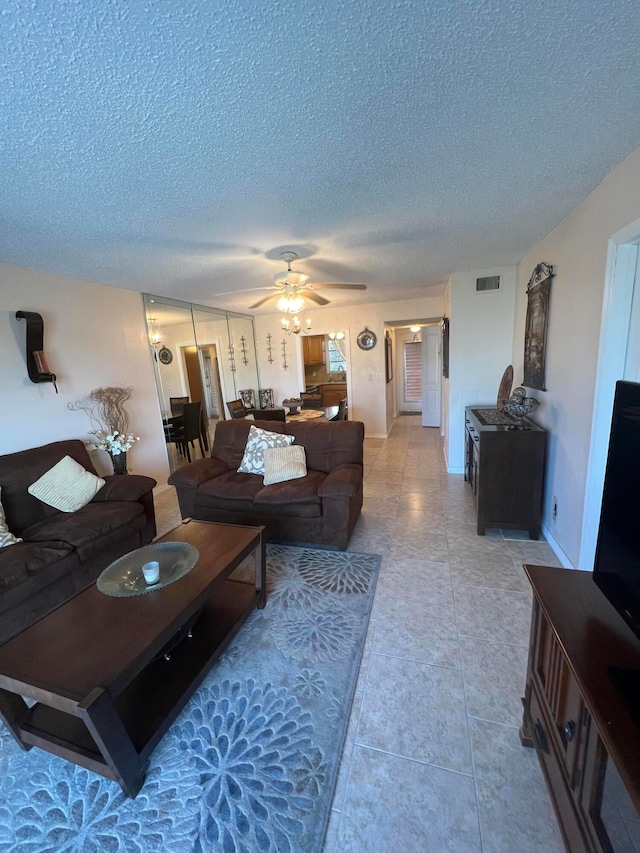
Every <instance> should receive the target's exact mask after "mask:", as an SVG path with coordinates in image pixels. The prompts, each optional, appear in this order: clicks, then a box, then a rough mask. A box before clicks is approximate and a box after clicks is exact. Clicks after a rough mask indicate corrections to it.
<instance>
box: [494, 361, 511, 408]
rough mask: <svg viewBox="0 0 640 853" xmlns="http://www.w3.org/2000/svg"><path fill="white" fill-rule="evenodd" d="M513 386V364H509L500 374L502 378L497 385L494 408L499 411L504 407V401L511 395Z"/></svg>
mask: <svg viewBox="0 0 640 853" xmlns="http://www.w3.org/2000/svg"><path fill="white" fill-rule="evenodd" d="M512 386H513V366H512V365H511V364H510V365H509V367H507V369H506V370H505V372H504V373H503V374H502V379H501V380H500V385H499V387H498V399H497V400H496V409H497V410H498V411H499V412H501V411H502V409H503V408H504V404H505V402H506V401H507V400H508V399H509V397H510V396H511V388H512Z"/></svg>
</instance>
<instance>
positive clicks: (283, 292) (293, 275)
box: [249, 252, 367, 310]
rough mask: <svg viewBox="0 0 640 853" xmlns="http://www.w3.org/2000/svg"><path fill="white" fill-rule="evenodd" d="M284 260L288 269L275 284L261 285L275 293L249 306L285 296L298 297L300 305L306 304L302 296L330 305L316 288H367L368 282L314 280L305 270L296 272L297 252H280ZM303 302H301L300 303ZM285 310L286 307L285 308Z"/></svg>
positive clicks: (318, 303)
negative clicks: (293, 266) (292, 265)
mask: <svg viewBox="0 0 640 853" xmlns="http://www.w3.org/2000/svg"><path fill="white" fill-rule="evenodd" d="M280 257H281V258H282V260H283V261H284V262H285V263H286V264H287V269H286V270H285V271H284V272H279V273H278V274H277V275H275V276H274V278H273V284H272V285H271V286H270V287H261V288H258V289H259V290H273V291H275V292H274V293H270V294H269V296H265V297H264V298H263V299H260V300H258V302H256V303H255V305H250V306H249V308H250V309H253V308H259V307H260V306H261V305H264V303H265V302H268V301H269V300H270V299H282V298H283V297H286V298H288V299H289V300H293V299H296V298H297V300H298V301H299V305H300V307H299V308H298V309H297V310H300V308H301V307H302V306H303V305H304V302H302V298H303V297H304V298H305V299H310V300H311V301H312V302H315V303H316V304H317V305H328V304H329V300H328V299H325V298H324V296H320V294H319V293H316V292H315V291H316V290H320V289H322V290H330V289H334V290H366V289H367V285H366V284H344V283H341V282H327V281H323V282H312V281H311V276H308V275H307V274H306V273H303V272H296V270H292V269H291V262H292V261H295V259H296V258H297V257H298V256H297V254H296V253H295V252H282V253H281V254H280ZM300 303H301V304H300ZM283 310H284V309H283Z"/></svg>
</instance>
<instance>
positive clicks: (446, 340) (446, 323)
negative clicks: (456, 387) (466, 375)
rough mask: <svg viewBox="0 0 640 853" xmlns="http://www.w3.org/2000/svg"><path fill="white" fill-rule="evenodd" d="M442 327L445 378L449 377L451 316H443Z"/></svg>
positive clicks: (443, 372) (443, 373) (443, 371)
mask: <svg viewBox="0 0 640 853" xmlns="http://www.w3.org/2000/svg"><path fill="white" fill-rule="evenodd" d="M440 328H441V329H442V375H443V376H444V378H445V379H448V378H449V318H448V317H443V318H442V320H440Z"/></svg>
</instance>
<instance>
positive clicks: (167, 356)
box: [158, 347, 173, 364]
mask: <svg viewBox="0 0 640 853" xmlns="http://www.w3.org/2000/svg"><path fill="white" fill-rule="evenodd" d="M158 361H159V362H161V363H162V364H171V362H172V361H173V353H172V352H171V350H170V349H169V348H168V347H160V349H159V350H158Z"/></svg>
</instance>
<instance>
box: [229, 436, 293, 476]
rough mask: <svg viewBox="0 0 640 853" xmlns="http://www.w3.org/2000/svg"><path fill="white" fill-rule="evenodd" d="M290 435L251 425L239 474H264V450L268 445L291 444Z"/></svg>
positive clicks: (285, 445)
mask: <svg viewBox="0 0 640 853" xmlns="http://www.w3.org/2000/svg"><path fill="white" fill-rule="evenodd" d="M293 440H294V439H293V436H292V435H281V434H278V433H276V432H269V430H266V429H260V428H259V427H256V426H252V427H251V429H250V430H249V436H248V438H247V443H246V445H245V448H244V454H243V456H242V462H241V463H240V466H239V468H238V473H239V474H264V452H265V450H266V449H267V448H268V447H288V446H289V445H290V444H293Z"/></svg>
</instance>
